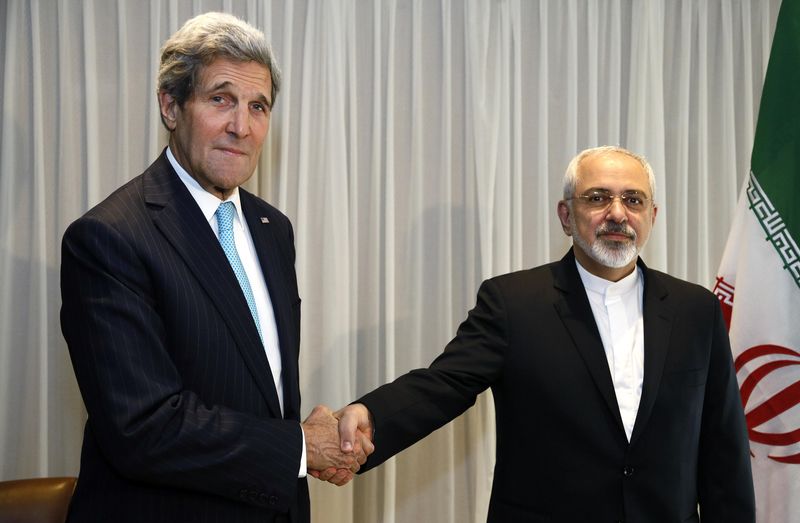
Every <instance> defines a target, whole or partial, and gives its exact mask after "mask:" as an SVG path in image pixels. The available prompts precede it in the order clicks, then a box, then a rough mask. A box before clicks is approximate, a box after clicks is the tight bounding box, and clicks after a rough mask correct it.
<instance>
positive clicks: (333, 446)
mask: <svg viewBox="0 0 800 523" xmlns="http://www.w3.org/2000/svg"><path fill="white" fill-rule="evenodd" d="M302 425H303V433H304V434H305V438H306V464H307V468H308V473H309V475H311V476H314V477H315V478H317V479H320V480H322V481H328V482H330V483H333V484H334V485H339V486H342V485H344V484H346V483H348V482H349V481H350V480H351V479H353V476H354V474H355V473H356V472H358V469H359V468H361V465H362V464H364V462H365V461H367V457H368V456H369V455H370V454H372V451H373V450H375V446H374V445H373V444H372V435H373V426H372V419H371V417H370V413H369V410H367V407H365V406H364V405H362V404H361V403H354V404H352V405H348V406H346V407H344V408H343V409H340V410H338V411H336V412H333V411H331V409H329V408H328V407H326V406H325V405H317V406H316V407H314V410H312V411H311V414H310V415H309V416H308V418H306V420H305V421H304V422H303V424H302Z"/></svg>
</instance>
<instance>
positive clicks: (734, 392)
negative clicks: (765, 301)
mask: <svg viewBox="0 0 800 523" xmlns="http://www.w3.org/2000/svg"><path fill="white" fill-rule="evenodd" d="M712 298H713V300H712V301H713V303H712V304H711V306H712V307H714V326H713V332H712V349H711V361H710V363H709V374H708V379H707V386H706V393H705V400H704V405H703V419H702V426H701V432H700V451H699V463H698V490H699V492H698V497H699V501H700V515H701V519H702V520H703V522H704V523H705V522H719V523H723V522H724V523H736V522H741V523H753V522H754V521H755V494H754V491H753V477H752V471H751V464H750V448H749V441H748V436H747V425H746V423H745V418H744V411H743V408H742V403H741V399H740V397H739V386H738V384H737V381H736V371H735V370H734V366H733V357H732V354H731V347H730V342H729V340H728V334H727V332H726V328H725V323H724V321H723V318H722V312H721V310H720V307H719V302H718V301H717V299H716V297H713V296H712Z"/></svg>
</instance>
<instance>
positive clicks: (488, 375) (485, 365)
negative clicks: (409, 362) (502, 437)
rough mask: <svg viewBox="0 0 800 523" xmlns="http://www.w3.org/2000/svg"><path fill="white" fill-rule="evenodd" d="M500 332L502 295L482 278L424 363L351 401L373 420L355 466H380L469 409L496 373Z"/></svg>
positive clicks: (501, 352) (503, 326)
mask: <svg viewBox="0 0 800 523" xmlns="http://www.w3.org/2000/svg"><path fill="white" fill-rule="evenodd" d="M506 330H507V318H506V313H505V307H504V304H503V296H502V293H501V292H500V290H499V288H498V286H497V285H496V284H495V282H494V281H492V280H487V281H486V282H484V283H483V284H482V285H481V288H480V290H479V291H478V299H477V304H476V305H475V308H473V309H472V310H471V311H470V312H469V314H468V316H467V319H466V320H465V321H464V322H463V323H462V324H461V325H460V326H459V328H458V331H457V333H456V336H455V338H454V339H453V340H452V341H451V342H450V343H449V344H448V345H447V347H445V349H444V352H442V354H440V355H439V356H438V357H437V358H436V359H435V360H434V361H433V363H432V364H431V365H430V367H428V368H427V369H417V370H412V371H411V372H409V373H408V374H405V375H403V376H401V377H399V378H397V379H396V380H395V381H393V382H392V383H388V384H386V385H383V386H381V387H379V388H377V389H375V390H374V391H373V392H371V393H369V394H367V395H365V396H364V397H362V398H360V399H359V400H357V402H358V403H363V404H364V405H366V407H367V408H368V409H369V411H370V413H371V414H372V417H373V422H374V424H375V452H374V453H373V454H372V455H371V456H370V457H369V459H368V460H367V462H366V463H365V465H364V466H363V467H362V469H361V470H362V471H366V470H369V469H370V468H372V467H375V466H377V465H380V464H381V463H383V462H384V461H386V460H387V459H389V458H390V457H392V456H394V455H395V454H397V453H398V452H400V451H402V450H404V449H406V448H407V447H409V446H411V445H412V444H414V443H416V442H417V441H419V440H421V439H422V438H424V437H425V436H427V435H428V434H430V433H431V432H433V431H434V430H436V429H438V428H440V427H442V426H443V425H445V424H446V423H448V422H450V421H452V420H453V419H455V418H456V417H458V416H459V415H461V414H462V413H463V412H464V411H465V410H467V409H468V408H469V407H471V406H472V405H473V404H474V403H475V400H476V398H477V396H478V394H480V393H481V392H483V391H484V390H486V389H487V388H488V387H489V386H491V385H492V384H493V383H494V382H495V381H496V380H498V379H499V377H500V376H501V374H502V371H503V364H504V359H505V351H506V347H507V332H506Z"/></svg>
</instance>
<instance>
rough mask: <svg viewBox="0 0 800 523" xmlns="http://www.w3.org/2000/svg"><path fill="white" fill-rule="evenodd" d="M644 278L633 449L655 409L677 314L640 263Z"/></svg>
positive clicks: (662, 288)
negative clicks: (641, 354)
mask: <svg viewBox="0 0 800 523" xmlns="http://www.w3.org/2000/svg"><path fill="white" fill-rule="evenodd" d="M639 266H640V267H641V268H642V274H643V275H644V299H643V300H642V301H643V305H642V308H643V316H644V382H643V383H642V398H641V400H640V401H639V410H638V412H637V413H636V422H635V423H634V425H633V433H632V434H631V445H633V444H634V443H635V442H636V440H637V439H638V437H639V435H640V434H641V433H642V431H643V430H644V427H645V426H647V421H648V420H649V419H650V414H651V413H652V412H653V405H654V404H655V401H656V398H657V397H658V388H659V385H660V384H661V377H662V376H663V374H664V362H665V361H666V358H667V352H668V351H669V338H670V332H671V330H672V321H673V317H674V312H673V311H672V310H670V308H669V307H668V306H667V304H666V298H667V295H668V292H667V288H666V287H665V286H664V284H663V283H662V282H661V280H660V279H659V277H658V274H657V273H656V272H655V271H651V270H650V269H648V268H647V266H646V265H645V264H644V262H642V261H641V260H639Z"/></svg>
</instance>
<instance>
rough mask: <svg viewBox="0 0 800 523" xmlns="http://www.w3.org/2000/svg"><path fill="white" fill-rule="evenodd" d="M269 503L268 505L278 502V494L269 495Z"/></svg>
mask: <svg viewBox="0 0 800 523" xmlns="http://www.w3.org/2000/svg"><path fill="white" fill-rule="evenodd" d="M269 504H270V505H277V504H278V496H270V497H269Z"/></svg>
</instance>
